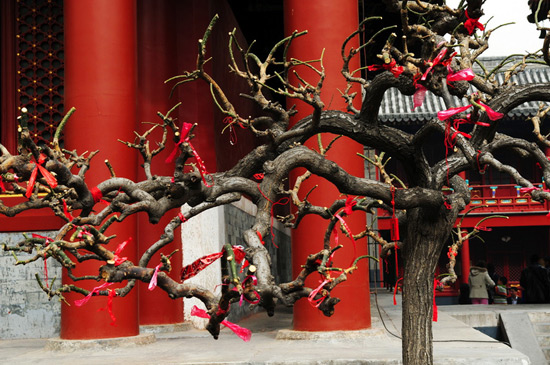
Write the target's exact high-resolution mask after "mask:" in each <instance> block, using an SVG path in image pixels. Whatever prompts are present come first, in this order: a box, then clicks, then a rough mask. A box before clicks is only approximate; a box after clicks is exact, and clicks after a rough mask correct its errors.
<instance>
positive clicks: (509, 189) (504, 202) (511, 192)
mask: <svg viewBox="0 0 550 365" xmlns="http://www.w3.org/2000/svg"><path fill="white" fill-rule="evenodd" d="M533 185H535V186H537V187H540V188H546V186H543V184H542V183H537V184H533ZM520 188H521V187H520V186H517V185H512V184H506V185H471V186H470V187H469V189H470V192H471V200H470V204H469V205H468V206H466V208H465V209H464V211H467V210H468V209H470V208H472V207H475V206H486V207H480V208H478V209H476V210H475V212H476V213H497V212H526V213H527V212H535V211H538V212H540V211H548V210H549V207H550V206H549V204H548V202H544V203H539V202H537V201H534V200H532V199H531V194H529V193H521V192H520Z"/></svg>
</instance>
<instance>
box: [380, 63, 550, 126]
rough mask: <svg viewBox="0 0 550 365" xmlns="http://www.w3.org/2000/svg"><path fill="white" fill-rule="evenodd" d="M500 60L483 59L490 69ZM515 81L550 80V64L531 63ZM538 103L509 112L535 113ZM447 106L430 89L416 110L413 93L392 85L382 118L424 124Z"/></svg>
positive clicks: (513, 114) (514, 115)
mask: <svg viewBox="0 0 550 365" xmlns="http://www.w3.org/2000/svg"><path fill="white" fill-rule="evenodd" d="M500 61H501V59H495V58H490V59H484V60H483V62H484V64H485V66H486V69H488V70H491V69H492V68H493V67H495V66H496V65H497V64H498V62H500ZM474 70H475V71H476V72H479V68H474ZM496 78H497V80H498V82H499V84H500V83H502V82H503V80H504V73H503V72H501V73H498V74H497V75H496ZM512 82H514V83H516V84H519V85H522V84H530V83H545V82H550V67H548V66H545V65H540V64H533V65H529V66H528V67H527V68H526V69H525V71H524V72H521V73H519V74H518V75H515V76H513V77H512ZM472 91H473V90H472ZM454 99H455V105H456V106H461V105H466V101H465V100H460V99H459V98H457V97H454ZM538 105H539V103H538V102H537V103H535V102H529V103H524V104H521V105H520V106H518V107H517V108H515V109H514V110H512V111H511V112H509V113H508V115H507V116H508V118H511V119H524V118H526V117H529V116H532V115H534V114H535V113H536V112H537V110H538ZM446 109H447V107H446V106H445V103H444V102H443V99H442V98H441V97H439V96H436V95H434V94H432V93H431V92H429V91H428V92H427V93H426V99H425V100H424V103H423V104H422V105H421V106H420V107H418V108H416V110H415V111H413V97H412V95H403V94H401V93H400V92H399V91H398V90H397V89H396V88H391V89H389V90H387V91H386V93H385V95H384V99H383V100H382V104H381V105H380V112H379V119H380V120H381V121H383V122H386V123H389V124H400V125H403V124H421V123H422V122H423V121H426V120H430V119H433V118H436V117H437V112H438V111H440V110H446Z"/></svg>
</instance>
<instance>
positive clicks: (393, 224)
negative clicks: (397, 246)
mask: <svg viewBox="0 0 550 365" xmlns="http://www.w3.org/2000/svg"><path fill="white" fill-rule="evenodd" d="M390 233H391V240H392V241H399V220H398V219H397V217H393V218H391V219H390Z"/></svg>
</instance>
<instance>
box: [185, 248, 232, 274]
mask: <svg viewBox="0 0 550 365" xmlns="http://www.w3.org/2000/svg"><path fill="white" fill-rule="evenodd" d="M222 256H223V251H221V252H216V253H213V254H210V255H206V256H203V257H201V258H200V259H197V260H195V261H193V262H192V263H191V264H189V265H187V266H185V267H184V268H182V269H181V280H182V281H185V280H187V279H190V278H192V277H193V276H195V275H197V274H198V273H199V272H201V271H202V270H204V269H205V268H206V267H207V266H209V265H211V264H212V263H213V262H215V261H216V260H217V259H219V258H220V257H222Z"/></svg>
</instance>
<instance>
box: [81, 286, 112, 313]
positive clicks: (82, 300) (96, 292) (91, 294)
mask: <svg viewBox="0 0 550 365" xmlns="http://www.w3.org/2000/svg"><path fill="white" fill-rule="evenodd" d="M113 284H114V283H103V284H101V285H99V286H96V287H95V288H93V289H92V291H91V292H90V293H89V294H88V295H86V296H85V297H84V298H82V299H78V300H75V301H74V305H76V306H77V307H81V306H83V305H84V304H86V303H88V301H89V300H90V298H91V297H92V296H94V295H95V294H98V293H99V291H100V290H101V289H104V288H106V287H108V286H111V285H113Z"/></svg>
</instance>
